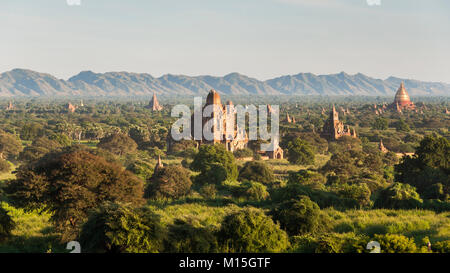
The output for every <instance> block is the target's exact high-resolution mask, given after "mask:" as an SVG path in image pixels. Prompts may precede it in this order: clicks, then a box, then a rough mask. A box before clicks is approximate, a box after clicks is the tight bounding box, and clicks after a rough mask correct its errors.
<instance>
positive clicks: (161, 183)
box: [145, 166, 192, 198]
mask: <svg viewBox="0 0 450 273" xmlns="http://www.w3.org/2000/svg"><path fill="white" fill-rule="evenodd" d="M191 185H192V182H191V179H190V173H189V171H188V170H186V169H185V168H183V167H181V166H167V167H164V168H160V169H158V170H157V171H156V172H155V173H154V174H153V176H152V178H151V179H150V181H149V183H148V186H147V188H146V190H145V197H146V198H150V197H151V198H161V197H163V198H180V197H183V196H185V195H187V194H188V193H189V191H190V189H191Z"/></svg>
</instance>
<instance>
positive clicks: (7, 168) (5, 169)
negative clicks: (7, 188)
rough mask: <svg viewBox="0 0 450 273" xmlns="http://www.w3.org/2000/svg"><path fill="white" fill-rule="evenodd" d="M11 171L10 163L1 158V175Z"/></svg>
mask: <svg viewBox="0 0 450 273" xmlns="http://www.w3.org/2000/svg"><path fill="white" fill-rule="evenodd" d="M10 170H11V165H10V164H9V163H8V161H6V160H4V159H2V158H0V173H7V172H9V171H10Z"/></svg>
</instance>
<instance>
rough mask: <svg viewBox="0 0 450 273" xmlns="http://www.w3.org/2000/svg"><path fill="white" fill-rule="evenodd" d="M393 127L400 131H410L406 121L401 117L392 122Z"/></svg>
mask: <svg viewBox="0 0 450 273" xmlns="http://www.w3.org/2000/svg"><path fill="white" fill-rule="evenodd" d="M394 127H395V129H396V130H397V131H400V132H409V131H411V128H410V127H409V125H408V123H406V122H405V121H404V120H403V119H401V120H399V121H397V122H395V123H394Z"/></svg>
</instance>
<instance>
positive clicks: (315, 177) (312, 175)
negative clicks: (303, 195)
mask: <svg viewBox="0 0 450 273" xmlns="http://www.w3.org/2000/svg"><path fill="white" fill-rule="evenodd" d="M325 183H326V179H325V177H324V176H323V175H322V174H320V173H318V172H314V171H310V170H300V171H298V172H291V173H289V178H288V184H300V185H304V186H308V187H310V188H312V189H323V188H324V185H325Z"/></svg>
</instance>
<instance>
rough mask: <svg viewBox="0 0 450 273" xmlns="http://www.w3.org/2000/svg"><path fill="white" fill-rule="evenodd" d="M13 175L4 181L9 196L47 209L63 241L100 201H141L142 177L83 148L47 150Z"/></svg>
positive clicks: (17, 202) (27, 207) (24, 204)
mask: <svg viewBox="0 0 450 273" xmlns="http://www.w3.org/2000/svg"><path fill="white" fill-rule="evenodd" d="M16 177H17V179H16V180H11V181H8V182H7V186H6V188H5V191H6V192H7V193H8V194H9V198H10V199H11V200H12V201H13V203H14V204H15V205H17V206H19V207H22V208H24V209H25V210H27V211H31V210H34V209H43V208H44V209H46V210H48V211H50V212H51V213H52V217H51V220H52V221H53V223H54V224H55V226H56V229H57V230H58V231H60V232H61V233H62V240H63V241H66V240H68V239H73V238H75V237H76V233H77V231H78V228H79V227H80V225H81V224H82V222H83V221H85V220H86V218H87V214H88V211H89V210H91V209H93V208H96V207H98V206H99V205H100V204H102V203H103V202H106V201H111V202H129V203H132V204H141V203H142V202H143V201H144V200H143V198H142V196H143V182H142V180H140V179H138V178H137V177H136V176H134V175H133V174H132V173H130V172H129V171H125V170H124V169H123V168H122V167H121V166H119V165H117V164H114V163H109V162H107V161H106V160H105V159H104V158H101V157H98V156H95V155H93V154H91V153H89V152H88V151H85V150H79V149H75V150H71V149H66V150H64V151H61V152H56V153H50V154H47V155H46V156H44V157H43V158H42V159H40V160H39V161H37V162H36V163H32V164H28V165H23V166H21V167H20V168H19V169H18V171H17V174H16Z"/></svg>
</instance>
